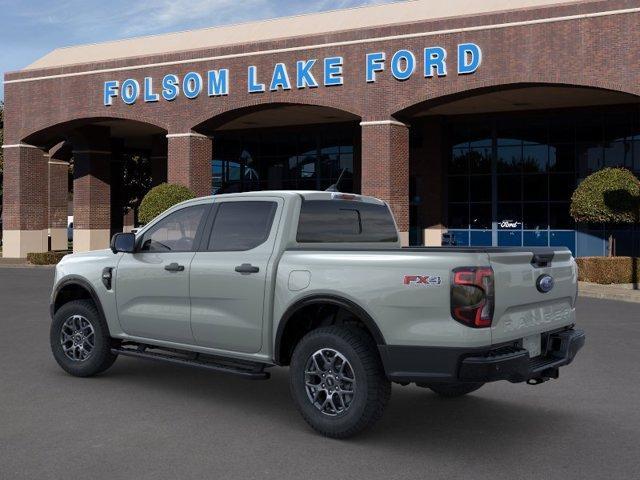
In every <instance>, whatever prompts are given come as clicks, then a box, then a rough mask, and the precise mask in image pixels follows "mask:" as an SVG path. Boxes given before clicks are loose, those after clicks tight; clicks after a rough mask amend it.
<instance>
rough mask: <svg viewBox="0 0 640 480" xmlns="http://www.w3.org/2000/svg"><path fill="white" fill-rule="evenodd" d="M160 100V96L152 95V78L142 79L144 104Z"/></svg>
mask: <svg viewBox="0 0 640 480" xmlns="http://www.w3.org/2000/svg"><path fill="white" fill-rule="evenodd" d="M159 99H160V95H158V94H157V93H153V78H151V77H145V78H144V101H145V102H157V101H158V100H159Z"/></svg>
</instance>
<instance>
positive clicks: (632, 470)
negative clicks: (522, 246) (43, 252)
mask: <svg viewBox="0 0 640 480" xmlns="http://www.w3.org/2000/svg"><path fill="white" fill-rule="evenodd" d="M52 277H53V270H52V269H43V268H25V269H16V268H0V354H1V361H2V368H1V369H0V478H1V479H12V480H13V479H22V478H28V479H36V478H37V479H39V480H43V479H56V480H57V479H60V478H95V479H102V478H105V479H110V480H114V479H132V478H135V479H147V478H149V479H152V478H153V479H165V478H171V479H190V478H223V479H243V480H245V479H254V478H255V479H261V480H264V479H268V478H278V479H316V478H318V479H327V478H334V479H342V478H345V479H346V478H348V479H357V478H363V479H378V478H380V479H383V478H384V479H390V478H393V479H395V478H398V479H400V478H416V479H418V478H420V479H432V478H465V479H466V478H469V479H474V480H477V479H484V478H488V479H489V478H490V479H492V480H495V479H496V478H509V479H514V478H516V479H529V478H532V479H548V478H563V479H566V478H576V479H577V478H580V479H585V478H612V479H635V478H639V477H640V408H638V407H639V405H640V368H639V366H640V304H632V303H622V302H611V301H606V300H592V299H580V300H579V305H578V309H579V323H580V325H581V326H582V327H583V328H584V329H585V330H586V331H587V345H586V346H585V348H584V350H583V351H582V352H581V353H580V355H579V356H578V358H577V360H576V362H575V363H574V364H573V365H571V366H569V367H567V368H565V369H563V370H562V371H561V375H560V379H559V380H556V381H552V382H548V383H545V384H543V385H540V386H535V387H534V386H527V385H524V384H518V385H512V384H508V383H506V382H501V383H495V384H491V385H486V386H485V387H484V388H482V389H481V390H479V391H478V392H476V393H474V394H472V395H469V396H467V397H465V398H459V399H454V400H445V399H441V398H439V397H437V396H436V395H434V394H432V393H431V392H430V391H428V390H424V389H419V388H416V387H400V386H394V389H393V395H392V400H391V404H390V406H389V408H388V409H387V411H386V414H385V416H384V418H383V419H382V421H381V422H380V423H379V424H377V426H376V427H375V428H374V429H373V430H371V431H369V432H367V433H365V434H363V435H361V436H359V437H356V438H354V439H351V440H348V441H337V440H329V439H325V438H322V437H319V436H318V435H316V434H314V433H313V432H312V431H311V430H310V429H309V428H308V427H307V425H306V424H305V423H304V421H303V420H302V419H301V417H300V416H299V415H298V413H297V412H296V411H295V409H294V406H293V404H292V402H291V400H290V398H289V393H288V384H287V371H286V370H283V369H279V370H278V369H274V370H273V371H272V373H273V376H272V379H271V380H270V381H267V382H251V381H247V380H242V379H238V378H235V377H229V376H223V375H218V374H213V373H210V372H206V371H199V370H191V369H185V368H181V367H176V366H169V365H163V364H157V363H153V362H145V361H140V360H135V359H128V358H120V359H118V361H117V362H116V364H115V365H114V367H113V368H111V370H109V371H108V372H107V373H106V374H105V375H102V376H100V377H96V378H89V379H80V378H73V377H71V376H69V375H67V374H66V373H64V372H63V371H62V370H61V369H60V368H58V366H57V365H56V363H55V362H54V360H53V358H52V357H51V354H50V351H49V345H48V328H49V316H48V296H49V291H50V286H51V281H52Z"/></svg>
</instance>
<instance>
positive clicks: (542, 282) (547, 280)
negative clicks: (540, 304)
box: [536, 273, 554, 293]
mask: <svg viewBox="0 0 640 480" xmlns="http://www.w3.org/2000/svg"><path fill="white" fill-rule="evenodd" d="M553 284H554V281H553V277H552V276H551V275H547V274H546V273H545V274H544V275H540V276H539V277H538V280H536V288H537V289H538V291H539V292H541V293H549V292H550V291H551V289H552V288H553Z"/></svg>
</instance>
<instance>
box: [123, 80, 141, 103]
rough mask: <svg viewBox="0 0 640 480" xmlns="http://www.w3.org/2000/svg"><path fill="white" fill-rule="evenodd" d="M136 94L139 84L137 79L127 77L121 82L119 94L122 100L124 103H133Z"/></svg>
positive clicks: (136, 97)
mask: <svg viewBox="0 0 640 480" xmlns="http://www.w3.org/2000/svg"><path fill="white" fill-rule="evenodd" d="M138 95H140V84H139V83H138V81H137V80H134V79H133V78H128V79H126V80H125V81H124V82H122V88H121V89H120V96H121V97H122V101H123V102H124V103H126V104H127V105H133V104H134V103H136V100H137V99H138Z"/></svg>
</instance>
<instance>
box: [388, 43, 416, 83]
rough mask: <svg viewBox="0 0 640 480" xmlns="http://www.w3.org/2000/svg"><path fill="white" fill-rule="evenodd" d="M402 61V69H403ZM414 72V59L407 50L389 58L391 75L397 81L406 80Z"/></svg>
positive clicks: (399, 51)
mask: <svg viewBox="0 0 640 480" xmlns="http://www.w3.org/2000/svg"><path fill="white" fill-rule="evenodd" d="M403 61H404V68H403ZM415 71H416V57H415V56H414V55H413V53H411V52H410V51H409V50H398V51H397V52H396V53H394V54H393V57H391V73H392V75H393V76H394V77H396V78H397V79H398V80H407V79H408V78H409V77H410V76H411V75H413V72H415Z"/></svg>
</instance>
